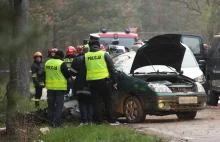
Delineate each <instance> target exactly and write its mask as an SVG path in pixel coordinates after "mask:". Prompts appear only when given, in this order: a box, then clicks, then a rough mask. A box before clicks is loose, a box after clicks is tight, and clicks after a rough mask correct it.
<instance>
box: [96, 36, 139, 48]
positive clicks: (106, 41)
mask: <svg viewBox="0 0 220 142" xmlns="http://www.w3.org/2000/svg"><path fill="white" fill-rule="evenodd" d="M113 40H114V38H103V37H101V38H100V43H101V44H103V45H104V46H105V47H107V46H108V45H111V44H112V41H113ZM118 40H119V44H118V45H121V46H125V47H128V48H130V47H131V46H132V45H134V44H135V39H134V38H118Z"/></svg>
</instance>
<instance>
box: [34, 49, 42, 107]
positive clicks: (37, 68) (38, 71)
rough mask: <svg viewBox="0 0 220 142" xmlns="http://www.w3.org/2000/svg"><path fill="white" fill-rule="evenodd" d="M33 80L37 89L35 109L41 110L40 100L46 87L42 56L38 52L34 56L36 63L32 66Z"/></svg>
mask: <svg viewBox="0 0 220 142" xmlns="http://www.w3.org/2000/svg"><path fill="white" fill-rule="evenodd" d="M31 72H32V80H33V83H34V87H35V100H34V101H35V108H36V109H39V105H40V98H41V96H42V89H43V88H44V87H45V83H44V80H45V72H44V66H43V63H42V54H41V53H40V52H36V53H35V54H34V62H33V64H32V65H31Z"/></svg>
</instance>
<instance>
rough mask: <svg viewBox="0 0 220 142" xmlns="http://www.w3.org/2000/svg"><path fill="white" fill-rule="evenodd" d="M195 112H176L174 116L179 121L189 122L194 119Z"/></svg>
mask: <svg viewBox="0 0 220 142" xmlns="http://www.w3.org/2000/svg"><path fill="white" fill-rule="evenodd" d="M196 114H197V111H191V112H178V113H177V114H176V115H177V117H178V118H179V119H181V120H191V119H194V118H195V117H196Z"/></svg>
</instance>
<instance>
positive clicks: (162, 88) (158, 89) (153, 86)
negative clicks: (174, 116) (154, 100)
mask: <svg viewBox="0 0 220 142" xmlns="http://www.w3.org/2000/svg"><path fill="white" fill-rule="evenodd" d="M148 86H149V87H150V88H151V89H152V90H153V91H154V92H164V93H168V92H172V91H171V90H170V89H169V88H168V87H167V86H166V85H163V84H153V83H149V84H148Z"/></svg>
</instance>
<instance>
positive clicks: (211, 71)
mask: <svg viewBox="0 0 220 142" xmlns="http://www.w3.org/2000/svg"><path fill="white" fill-rule="evenodd" d="M218 42H219V39H218V38H214V39H213V41H212V45H211V49H210V50H209V53H208V58H207V61H206V64H207V67H206V72H207V73H206V77H207V79H208V80H215V79H216V76H217V75H216V67H217V66H216V65H217V64H218V52H217V51H218V50H219V49H218V48H217V47H218Z"/></svg>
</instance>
